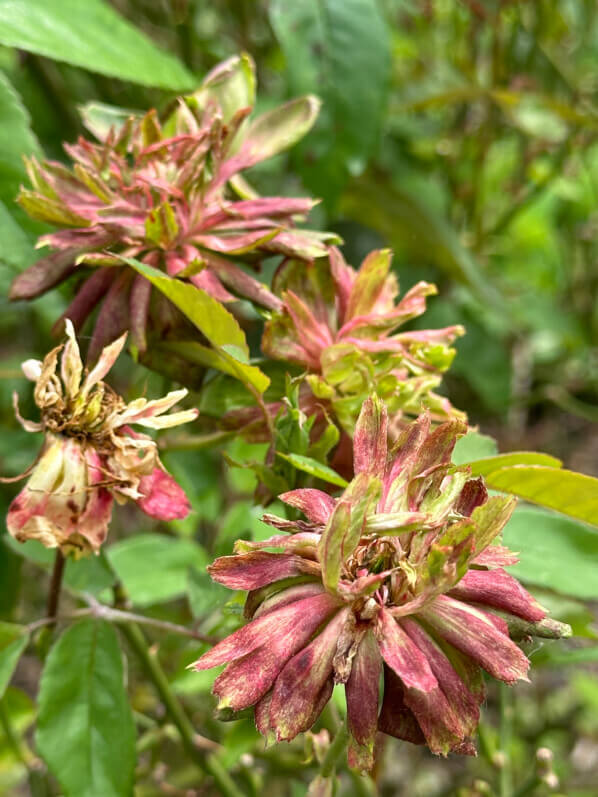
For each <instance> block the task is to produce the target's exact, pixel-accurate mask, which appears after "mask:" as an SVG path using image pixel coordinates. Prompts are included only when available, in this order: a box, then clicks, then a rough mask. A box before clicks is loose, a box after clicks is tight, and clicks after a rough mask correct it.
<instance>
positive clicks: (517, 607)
mask: <svg viewBox="0 0 598 797" xmlns="http://www.w3.org/2000/svg"><path fill="white" fill-rule="evenodd" d="M448 594H449V595H451V596H452V597H453V598H457V600H461V601H465V602H466V603H481V604H484V605H486V606H491V607H493V608H495V609H502V610H503V611H505V612H509V613H510V614H515V615H517V617H523V619H524V620H529V621H530V622H531V623H536V622H538V621H539V620H543V619H544V617H546V612H545V611H544V609H543V608H542V607H541V606H540V604H539V603H538V602H537V601H536V599H535V598H534V597H533V596H532V595H530V594H529V592H528V591H527V590H526V589H524V588H523V587H522V586H521V584H520V583H519V582H518V581H517V579H516V578H513V576H510V575H509V574H508V573H507V572H506V571H504V570H501V569H497V570H469V571H468V572H467V573H466V574H465V575H464V576H463V578H462V579H461V581H459V583H458V584H456V585H455V586H454V587H453V588H452V590H451V591H450V592H449V593H448Z"/></svg>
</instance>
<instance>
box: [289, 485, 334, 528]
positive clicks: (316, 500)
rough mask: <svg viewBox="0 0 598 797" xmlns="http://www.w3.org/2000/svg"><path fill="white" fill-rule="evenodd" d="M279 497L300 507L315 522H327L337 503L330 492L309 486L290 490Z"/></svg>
mask: <svg viewBox="0 0 598 797" xmlns="http://www.w3.org/2000/svg"><path fill="white" fill-rule="evenodd" d="M278 497H279V498H280V500H281V501H284V503H285V504H288V505H289V506H294V507H295V509H299V510H300V511H301V512H303V514H304V515H305V517H306V518H307V519H308V520H311V521H312V522H313V523H324V524H326V523H327V522H328V520H329V518H330V515H331V513H332V511H333V510H334V507H335V504H336V501H335V500H334V498H332V497H331V496H330V495H328V493H324V492H322V490H314V489H312V488H309V487H307V488H304V489H298V490H290V491H289V492H288V493H282V495H279V496H278Z"/></svg>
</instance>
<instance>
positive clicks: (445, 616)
mask: <svg viewBox="0 0 598 797" xmlns="http://www.w3.org/2000/svg"><path fill="white" fill-rule="evenodd" d="M421 617H422V618H423V619H424V620H425V621H426V623H428V624H429V625H430V626H431V628H432V629H433V630H434V631H436V633H437V634H438V635H439V636H441V637H442V638H443V639H445V640H446V641H447V642H449V643H450V644H451V645H454V647H456V648H457V649H458V650H460V651H462V652H463V653H466V654H467V655H468V656H471V658H472V659H474V660H475V661H477V662H478V663H479V664H481V665H482V667H483V668H484V669H485V670H486V671H487V672H489V673H490V675H493V676H494V677H495V678H499V679H500V680H501V681H506V682H507V683H513V682H514V681H517V680H518V679H522V680H527V675H526V673H527V671H528V668H529V661H528V660H527V658H526V657H525V655H524V654H523V653H522V652H521V650H520V649H519V648H518V647H517V645H515V643H514V642H512V641H511V640H510V639H509V637H508V634H507V633H506V631H505V632H504V633H503V632H501V631H500V630H499V629H498V628H497V626H496V624H495V623H494V622H493V619H494V618H491V617H490V615H488V614H486V613H485V612H483V611H480V610H479V609H476V608H474V607H473V606H469V605H468V604H467V603H462V602H461V601H457V600H455V599H454V598H450V597H448V595H440V596H439V597H437V598H436V600H435V601H434V602H433V603H432V604H431V605H429V606H427V607H426V608H424V609H423V610H422V611H421ZM496 619H500V618H496ZM503 625H504V628H505V629H506V623H503Z"/></svg>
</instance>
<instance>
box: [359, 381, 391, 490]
mask: <svg viewBox="0 0 598 797" xmlns="http://www.w3.org/2000/svg"><path fill="white" fill-rule="evenodd" d="M387 435H388V413H387V410H386V405H385V404H383V403H382V402H381V401H380V399H379V398H378V397H377V396H370V397H369V398H368V399H366V401H365V402H364V404H363V407H362V408H361V412H360V413H359V417H358V419H357V423H356V425H355V434H354V437H353V459H354V469H355V475H357V474H358V473H371V474H372V475H373V476H379V477H382V476H383V475H384V468H385V466H386V457H387Z"/></svg>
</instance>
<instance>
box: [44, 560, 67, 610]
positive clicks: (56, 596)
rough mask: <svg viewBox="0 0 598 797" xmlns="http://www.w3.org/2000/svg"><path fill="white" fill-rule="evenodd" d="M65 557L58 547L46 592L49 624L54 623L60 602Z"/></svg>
mask: <svg viewBox="0 0 598 797" xmlns="http://www.w3.org/2000/svg"><path fill="white" fill-rule="evenodd" d="M64 565H65V558H64V555H63V553H62V551H61V550H60V548H58V549H57V550H56V557H55V559H54V568H53V570H52V579H51V581H50V591H49V592H48V606H47V610H46V615H47V616H48V618H49V619H50V620H51V621H52V620H53V622H50V623H49V625H55V623H56V615H57V614H58V604H59V603H60V589H61V587H62V576H63V575H64Z"/></svg>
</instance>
